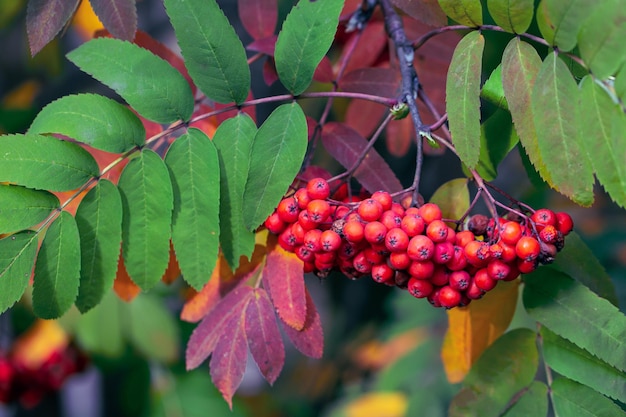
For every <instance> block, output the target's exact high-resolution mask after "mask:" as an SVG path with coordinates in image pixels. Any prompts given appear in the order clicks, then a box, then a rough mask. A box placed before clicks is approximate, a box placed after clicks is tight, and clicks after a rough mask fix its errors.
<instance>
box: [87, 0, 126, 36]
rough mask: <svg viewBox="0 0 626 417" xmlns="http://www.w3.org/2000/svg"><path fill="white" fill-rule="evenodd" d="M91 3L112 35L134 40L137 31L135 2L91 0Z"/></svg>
mask: <svg viewBox="0 0 626 417" xmlns="http://www.w3.org/2000/svg"><path fill="white" fill-rule="evenodd" d="M89 3H90V4H91V7H92V8H93V11H94V12H95V13H96V15H97V16H98V19H100V21H101V22H102V24H103V25H104V27H105V28H107V30H108V31H109V32H110V33H111V35H113V36H115V37H116V38H119V39H124V40H126V41H132V40H133V38H134V37H135V32H136V31H137V7H135V0H89Z"/></svg>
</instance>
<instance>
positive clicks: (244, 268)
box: [180, 245, 266, 322]
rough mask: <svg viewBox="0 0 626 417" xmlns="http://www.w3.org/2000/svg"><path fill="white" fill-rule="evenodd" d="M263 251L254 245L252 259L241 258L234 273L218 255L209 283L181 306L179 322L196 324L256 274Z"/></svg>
mask: <svg viewBox="0 0 626 417" xmlns="http://www.w3.org/2000/svg"><path fill="white" fill-rule="evenodd" d="M265 251H266V249H265V247H264V246H261V245H255V247H254V252H253V253H252V258H251V259H250V260H248V258H246V257H245V256H242V257H241V258H240V260H239V268H237V270H236V271H235V272H234V273H233V271H232V270H231V269H230V267H229V266H228V262H227V261H226V259H225V258H224V255H223V254H221V253H220V256H219V258H218V259H217V266H216V267H215V269H213V273H212V274H211V278H209V282H207V284H206V285H205V286H204V287H203V288H202V290H200V292H198V293H196V294H195V295H194V296H193V297H192V298H191V299H190V300H189V301H187V302H186V303H185V305H184V306H183V311H182V312H181V313H180V318H181V320H185V321H189V322H196V321H199V320H201V319H202V318H203V317H204V316H206V315H207V314H208V313H209V312H210V311H211V310H212V309H213V307H215V306H216V305H217V303H218V302H219V301H220V300H221V299H222V298H224V297H225V296H226V295H227V294H228V293H229V292H230V291H232V290H233V289H234V288H236V287H237V286H238V285H239V284H241V283H244V282H246V281H247V280H248V278H249V277H250V276H252V275H254V274H255V273H256V272H258V269H259V268H261V267H262V262H263V259H264V258H265Z"/></svg>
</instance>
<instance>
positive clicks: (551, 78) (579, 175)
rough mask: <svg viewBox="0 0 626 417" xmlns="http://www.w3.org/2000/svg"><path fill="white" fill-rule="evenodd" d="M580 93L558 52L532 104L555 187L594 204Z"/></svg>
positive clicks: (547, 63)
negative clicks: (580, 128) (581, 119)
mask: <svg viewBox="0 0 626 417" xmlns="http://www.w3.org/2000/svg"><path fill="white" fill-rule="evenodd" d="M579 96H580V92H579V91H578V88H577V87H576V82H575V81H574V79H573V77H572V75H571V74H570V72H569V70H568V69H567V66H566V65H565V63H564V62H563V61H562V60H561V59H559V58H558V57H557V55H556V54H555V53H550V54H549V55H548V56H547V58H546V59H545V60H544V62H543V64H542V66H541V68H540V70H539V73H538V74H537V78H536V80H535V85H534V87H533V90H532V96H531V105H532V108H533V116H534V121H535V128H536V131H537V140H538V144H539V152H540V153H541V155H550V157H549V158H544V159H543V162H544V163H545V164H546V168H547V169H548V171H549V172H550V179H551V181H552V183H553V185H554V187H555V188H556V189H557V190H558V191H559V192H561V193H562V194H564V195H566V196H567V197H569V198H570V199H572V200H573V201H574V202H576V203H578V204H581V205H584V206H589V205H591V203H593V183H594V179H593V172H592V168H591V164H590V162H589V158H588V157H587V153H586V152H585V151H584V149H583V145H582V144H581V141H582V138H581V137H580V132H579V126H580V125H579V119H580V118H579V112H578V108H579V106H578V102H579Z"/></svg>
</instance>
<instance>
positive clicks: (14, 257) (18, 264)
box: [0, 230, 37, 313]
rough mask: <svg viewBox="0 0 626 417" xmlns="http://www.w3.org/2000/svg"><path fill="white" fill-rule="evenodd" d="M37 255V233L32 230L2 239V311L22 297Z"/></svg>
mask: <svg viewBox="0 0 626 417" xmlns="http://www.w3.org/2000/svg"><path fill="white" fill-rule="evenodd" d="M35 255H37V234H36V233H35V232H31V231H30V230H28V231H24V232H20V233H16V234H14V235H11V236H7V237H5V238H2V239H0V313H4V312H5V311H6V310H7V309H8V308H9V307H11V306H12V305H13V304H15V302H16V301H17V300H19V299H20V297H22V294H24V291H25V290H26V287H27V286H28V281H29V280H30V276H31V272H32V270H33V263H34V262H35Z"/></svg>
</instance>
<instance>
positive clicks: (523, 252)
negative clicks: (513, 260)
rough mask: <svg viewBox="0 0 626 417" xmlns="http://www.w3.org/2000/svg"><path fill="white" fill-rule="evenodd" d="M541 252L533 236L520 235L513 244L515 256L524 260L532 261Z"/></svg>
mask: <svg viewBox="0 0 626 417" xmlns="http://www.w3.org/2000/svg"><path fill="white" fill-rule="evenodd" d="M540 252H541V246H540V245H539V242H538V241H537V239H535V238H534V237H530V236H522V238H520V240H519V241H518V242H517V244H516V245H515V253H517V257H518V258H520V259H523V260H525V261H532V260H534V259H537V256H539V253H540Z"/></svg>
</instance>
